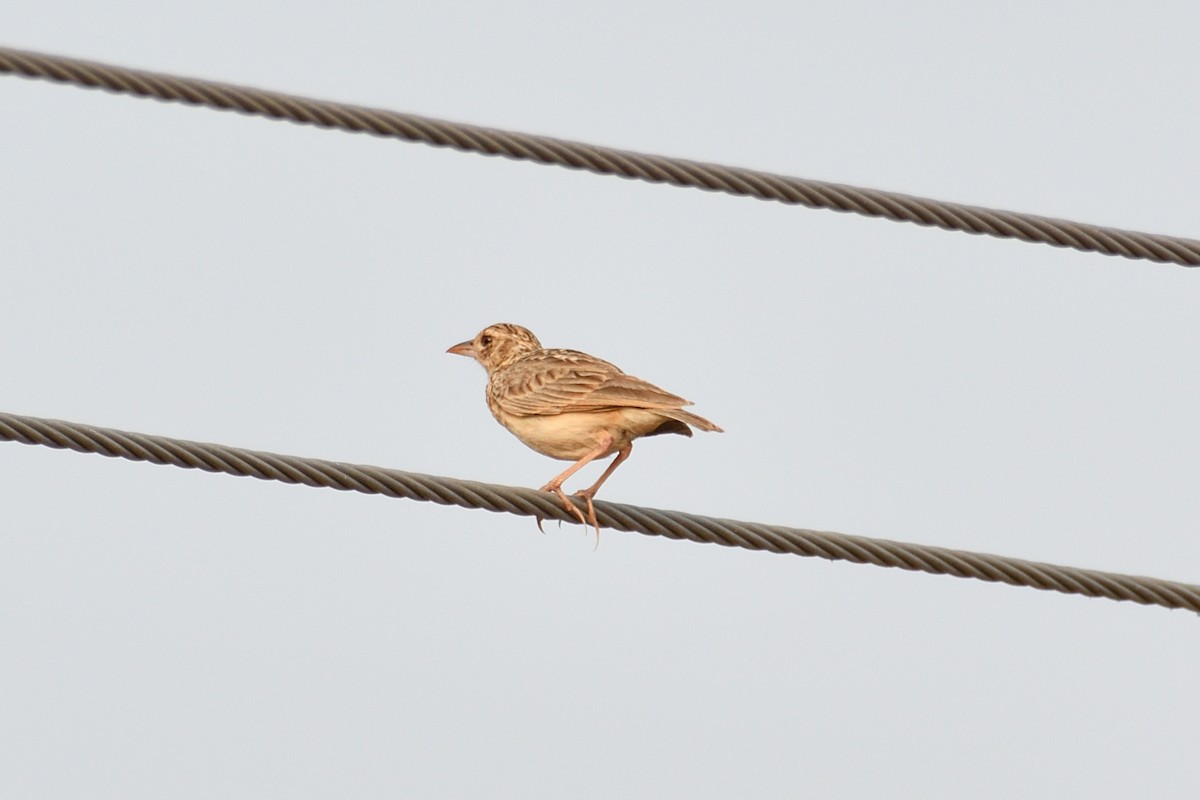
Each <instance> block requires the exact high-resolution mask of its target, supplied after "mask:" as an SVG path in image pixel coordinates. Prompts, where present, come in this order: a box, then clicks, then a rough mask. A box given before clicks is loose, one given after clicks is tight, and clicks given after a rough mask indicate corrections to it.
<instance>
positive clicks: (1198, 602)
mask: <svg viewBox="0 0 1200 800" xmlns="http://www.w3.org/2000/svg"><path fill="white" fill-rule="evenodd" d="M0 440H5V441H12V442H20V443H22V444H36V445H44V446H46V447H53V448H58V449H66V450H75V451H76V452H80V453H99V454H100V455H104V456H112V457H115V458H124V459H128V460H130V461H148V462H150V463H152V464H170V465H172V466H177V467H184V468H187V469H199V470H204V471H205V472H222V473H225V474H228V475H238V476H249V477H252V478H259V479H261V480H271V481H282V482H283V483H293V484H302V485H304V486H324V487H329V488H332V489H340V490H343V491H352V492H360V493H362V494H380V495H386V496H388V497H403V498H408V499H410V500H424V501H428V502H433V503H438V504H441V505H454V506H460V507H462V508H474V509H485V510H487V511H497V512H504V513H508V514H517V515H521V516H527V517H530V516H534V517H542V518H544V519H556V520H562V521H563V522H570V523H573V522H577V520H576V519H575V517H574V516H572V515H570V514H568V513H567V511H566V509H564V508H563V506H562V505H561V504H560V502H559V500H558V498H556V497H555V496H554V495H551V494H546V493H542V492H537V491H534V490H532V489H522V488H519V487H514V486H498V485H495V484H487V483H477V482H475V481H466V480H460V479H457V478H443V477H438V476H435V475H422V474H419V473H413V472H404V471H401V470H396V469H384V468H382V467H371V466H363V465H357V464H343V463H338V462H334V461H325V460H322V459H314V458H300V457H297V456H285V455H277V454H275V453H265V452H258V451H253V450H245V449H242V448H238V447H227V446H225V445H217V444H201V443H198V442H189V441H185V440H182V439H171V438H168V437H165V436H150V435H147V434H144V433H129V432H127V431H119V430H113V429H111V428H97V427H94V426H91V425H79V424H76V423H72V422H63V421H61V420H49V419H41V418H38V417H26V416H18V415H16V414H4V413H0ZM596 516H597V518H598V519H599V520H600V523H601V524H602V525H603V526H605V527H607V528H613V529H616V530H620V531H632V532H636V533H644V534H649V535H651V536H665V537H667V538H671V539H687V540H689V541H693V542H709V543H714V544H719V545H724V546H726V547H740V548H743V549H746V550H766V551H769V552H772V553H791V554H794V555H800V556H816V557H819V558H828V559H832V560H838V561H850V562H852V563H855V564H874V565H876V566H880V567H898V568H900V569H905V570H910V571H915V572H927V573H931V574H934V575H954V576H956V577H959V578H975V579H976V580H981V581H990V582H993V583H1006V584H1009V585H1011V586H1028V587H1032V588H1035V589H1046V590H1052V591H1056V592H1062V593H1064V594H1079V595H1085V596H1087V597H1106V598H1108V599H1110V600H1128V601H1131V602H1134V603H1141V604H1143V605H1157V606H1163V607H1166V608H1185V609H1189V610H1191V611H1196V612H1200V586H1195V585H1190V584H1185V583H1177V582H1174V581H1165V580H1159V579H1157V578H1145V577H1139V576H1134V575H1120V574H1116V573H1111V572H1101V571H1098V570H1090V569H1077V568H1073V567H1062V566H1057V565H1054V564H1045V563H1039V562H1036V561H1025V560H1022V559H1017V558H1007V557H1004V556H996V555H988V554H984V553H972V552H967V551H963V550H950V549H947V548H944V547H930V546H926V545H919V544H909V543H906V542H894V541H888V540H886V539H870V538H867V537H864V536H848V535H846V534H841V533H829V532H825V531H814V530H805V529H803V528H787V527H783V526H779V525H763V524H760V523H753V522H737V521H735V520H728V519H715V518H713V517H703V516H699V515H696V514H686V513H683V512H680V511H664V510H661V509H654V508H641V507H638V506H629V505H623V504H620V503H607V502H597V503H596Z"/></svg>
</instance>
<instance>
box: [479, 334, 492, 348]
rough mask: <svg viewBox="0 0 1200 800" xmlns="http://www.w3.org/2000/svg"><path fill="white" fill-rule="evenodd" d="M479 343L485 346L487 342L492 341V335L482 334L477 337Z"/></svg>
mask: <svg viewBox="0 0 1200 800" xmlns="http://www.w3.org/2000/svg"><path fill="white" fill-rule="evenodd" d="M479 343H480V344H481V345H483V346H484V347H487V346H488V345H489V344H491V343H492V337H491V336H488V335H486V334H484V335H483V336H480V337H479Z"/></svg>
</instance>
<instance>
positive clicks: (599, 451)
mask: <svg viewBox="0 0 1200 800" xmlns="http://www.w3.org/2000/svg"><path fill="white" fill-rule="evenodd" d="M612 443H613V441H612V435H611V434H609V433H608V432H603V433H601V434H600V441H599V443H598V444H597V445H596V447H595V449H594V450H592V451H591V452H590V453H588V454H587V455H585V456H584V457H583V458H581V459H579V460H578V461H576V462H575V463H574V464H572V465H571V466H570V467H568V468H567V469H565V470H563V471H562V473H560V474H559V475H556V476H555V477H554V478H553V479H552V480H551V481H550V482H549V483H547V484H546V485H545V486H543V487H542V488H541V489H539V491H542V492H553V493H554V494H556V495H558V497H559V499H560V500H562V502H563V505H564V506H565V507H566V509H567V511H569V512H571V513H572V514H574V515H575V517H576V519H578V520H579V521H580V522H581V523H583V524H584V525H587V524H588V520H587V519H586V518H585V517H584V516H583V512H582V511H580V510H579V507H578V506H576V505H575V504H574V503H572V502H571V501H570V499H569V498H568V497H567V495H566V493H565V492H564V491H563V490H562V485H563V481H565V480H566V479H567V478H569V477H571V476H572V475H574V474H575V473H576V472H578V471H579V470H581V469H582V468H583V467H584V466H585V465H587V464H588V463H590V462H592V461H595V460H596V459H597V458H599V457H600V456H602V455H604V454H605V453H606V452H607V451H608V449H609V448H610V447H612ZM613 463H614V464H615V463H616V462H613ZM609 472H612V467H611V466H610V467H609V469H608V471H607V472H605V473H604V475H602V476H601V478H600V480H599V481H598V482H597V483H596V486H594V487H592V488H593V489H595V488H598V487H599V486H600V484H601V483H603V482H604V478H607V477H608V473H609ZM588 504H589V505H590V504H591V500H589V501H588ZM595 516H596V515H595V514H592V518H593V519H595ZM537 525H538V530H542V518H541V517H538V518H537ZM598 530H599V527H598V526H597V531H598ZM542 532H543V533H545V531H542Z"/></svg>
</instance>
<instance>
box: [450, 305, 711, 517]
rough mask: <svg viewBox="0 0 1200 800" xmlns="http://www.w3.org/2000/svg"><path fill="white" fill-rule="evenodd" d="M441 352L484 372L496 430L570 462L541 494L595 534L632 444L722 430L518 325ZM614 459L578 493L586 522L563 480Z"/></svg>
mask: <svg viewBox="0 0 1200 800" xmlns="http://www.w3.org/2000/svg"><path fill="white" fill-rule="evenodd" d="M446 352H447V353H455V354H456V355H460V356H469V357H470V358H474V359H475V360H476V361H478V362H479V363H480V364H482V365H483V367H484V369H486V370H487V373H488V384H487V404H488V408H489V409H491V412H492V416H494V417H495V418H496V420H497V421H498V422H499V423H500V424H501V425H503V426H504V427H506V428H508V430H509V431H510V432H511V433H512V434H513V435H514V436H516V437H517V438H518V439H520V440H521V441H522V442H524V443H525V444H526V445H528V446H529V447H531V448H533V449H534V450H536V451H537V452H539V453H541V454H542V455H546V456H550V457H551V458H557V459H559V460H562V461H574V462H575V463H574V464H572V465H571V466H570V467H568V468H567V469H565V470H563V472H562V473H560V474H559V475H556V476H555V477H554V478H553V479H552V480H551V481H550V482H549V483H547V484H546V485H545V486H543V487H542V488H541V491H543V492H553V493H554V494H556V495H558V497H559V499H561V500H562V502H563V505H564V506H566V509H567V511H569V512H570V513H571V514H574V515H575V517H577V518H578V519H579V521H580V522H581V523H583V524H584V525H591V526H592V527H594V528H595V529H596V535H597V536H599V535H600V523H599V522H597V521H596V509H595V507H594V506H593V505H592V498H593V497H595V496H596V492H597V491H598V490H599V489H600V487H601V486H602V485H603V484H604V482H605V481H606V480H608V477H609V476H610V475H612V474H613V471H614V470H615V469H616V468H617V467H618V466H620V465H621V463H622V462H623V461H624V460H625V459H627V458H629V454H630V453H631V452H632V451H633V440H634V439H637V438H639V437H642V436H657V435H659V434H661V433H677V434H680V435H681V436H691V435H692V429H691V428H690V427H689V426H694V427H697V428H699V429H700V430H704V431H716V432H718V433H719V432H721V429H720V428H718V427H717V426H716V425H714V424H713V423H711V422H709V421H708V420H706V419H704V418H703V417H700V416H697V415H696V414H693V413H691V412H690V411H684V410H683V407H684V406H690V405H691V403H690V402H688V401H687V400H684V399H683V398H682V397H679V396H677V395H673V394H671V393H670V392H666V391H663V390H662V389H660V388H658V387H657V386H654V385H653V384H650V383H647V382H646V381H644V380H642V379H641V378H635V377H633V376H632V375H626V374H625V373H624V372H622V371H621V370H620V369H618V368H617V367H615V366H614V365H612V364H610V363H608V362H607V361H601V360H600V359H598V358H596V357H595V356H590V355H588V354H587V353H581V352H579V351H578V350H548V349H546V348H544V347H542V343H541V342H539V341H538V338H537V337H536V336H534V335H533V333H532V332H531V331H530V330H528V329H527V328H522V327H521V326H520V325H512V324H510V323H506V322H502V323H499V324H496V325H491V326H489V327H487V328H484V329H483V330H482V331H480V332H479V333H478V334H476V336H475V338H474V339H471V340H470V341H467V342H460V343H459V344H456V345H454V346H453V347H451V348H450V349H449V350H447V351H446ZM613 453H616V454H617V457H616V458H614V459H613V460H612V463H611V464H609V465H608V468H607V469H605V470H604V473H603V474H602V475H601V476H600V478H599V479H598V480H597V481H596V482H595V483H594V484H592V485H591V486H590V487H588V488H587V489H583V490H581V491H578V492H576V493H575V496H576V497H579V498H582V499H583V500H585V501H586V502H587V516H586V517H585V516H584V515H583V512H582V511H580V510H579V508H578V506H576V505H575V504H574V503H572V502H571V501H570V500H569V499H568V498H567V495H566V493H564V492H563V489H562V484H563V481H565V480H566V479H567V478H570V477H571V476H572V475H574V474H575V473H576V472H578V471H579V470H580V469H581V468H582V467H583V466H584V465H585V464H587V463H588V462H590V461H593V460H595V459H597V458H604V457H605V456H610V455H612V454H613ZM538 527H539V528H540V527H541V520H540V519H539V520H538Z"/></svg>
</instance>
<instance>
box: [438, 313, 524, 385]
mask: <svg viewBox="0 0 1200 800" xmlns="http://www.w3.org/2000/svg"><path fill="white" fill-rule="evenodd" d="M541 349H542V343H541V342H539V341H538V338H537V337H536V336H534V335H533V332H532V331H531V330H529V329H528V328H522V327H521V326H520V325H513V324H511V323H508V322H500V323H497V324H495V325H489V326H488V327H486V328H484V329H483V330H481V331H480V332H479V333H477V334H475V338H474V339H472V340H470V341H469V342H459V343H458V344H456V345H454V346H453V347H451V348H450V349H449V350H447V351H446V352H447V353H454V354H455V355H459V356H469V357H471V358H473V359H475V360H476V361H478V362H479V363H480V364H482V365H483V367H484V369H486V370H487V371H488V373H489V374H490V373H491V372H492V371H493V370H496V369H499V368H500V367H503V366H507V365H508V364H511V363H512V362H514V361H516V360H517V359H518V358H520V357H521V356H523V355H525V354H526V353H532V352H534V351H535V350H541Z"/></svg>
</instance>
